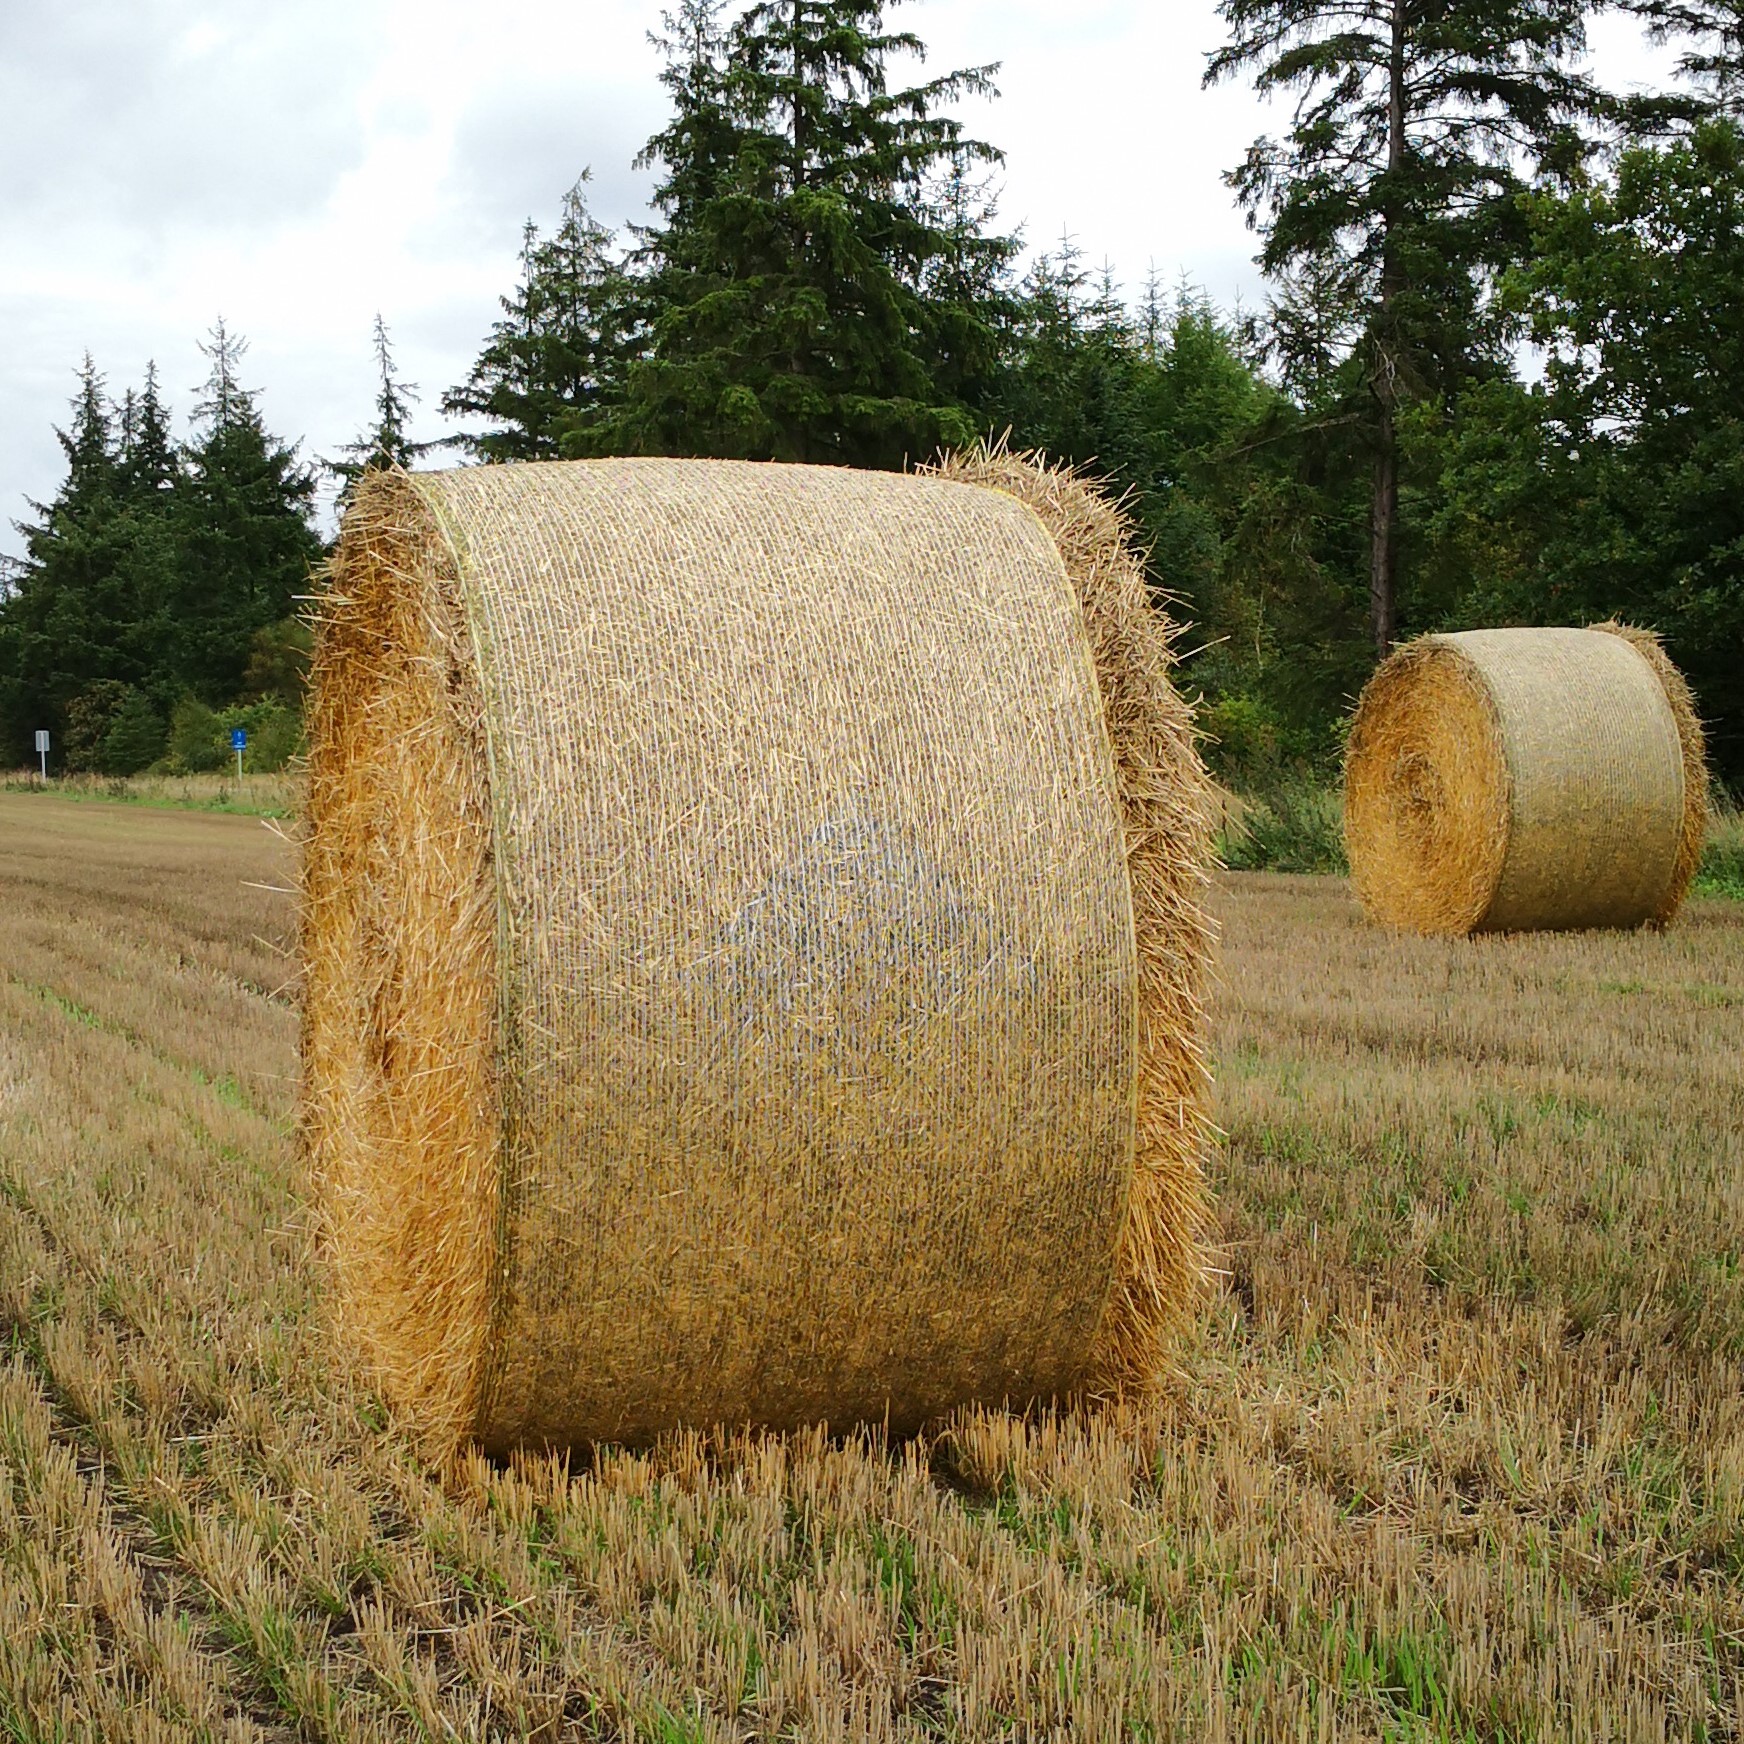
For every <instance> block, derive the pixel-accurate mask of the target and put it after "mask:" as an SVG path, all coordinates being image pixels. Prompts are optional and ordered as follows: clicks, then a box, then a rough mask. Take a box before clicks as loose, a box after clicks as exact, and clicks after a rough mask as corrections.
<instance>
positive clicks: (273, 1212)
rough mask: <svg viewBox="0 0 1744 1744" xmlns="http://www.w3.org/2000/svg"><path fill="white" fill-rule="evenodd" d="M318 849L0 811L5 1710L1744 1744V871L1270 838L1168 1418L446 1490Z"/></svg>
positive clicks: (537, 1731) (1, 800)
mask: <svg viewBox="0 0 1744 1744" xmlns="http://www.w3.org/2000/svg"><path fill="white" fill-rule="evenodd" d="M291 869H292V855H291V852H290V850H289V849H288V848H287V847H286V846H285V845H284V843H283V842H282V841H281V840H279V839H278V838H276V837H275V836H274V835H272V834H271V833H270V832H269V831H268V829H267V828H266V827H264V826H263V824H262V823H261V822H260V821H259V820H258V819H248V818H240V817H231V816H223V815H210V814H208V815H201V814H196V813H187V812H177V811H168V810H164V811H154V810H148V809H146V808H143V807H128V806H112V805H107V804H101V803H92V802H86V803H71V802H67V801H61V800H56V799H54V798H50V797H43V796H39V795H33V794H0V1736H3V1737H6V1738H11V1739H18V1740H22V1739H57V1740H59V1739H69V1740H71V1739H85V1738H91V1739H99V1738H101V1739H123V1738H140V1739H145V1738H163V1739H169V1738H177V1739H179V1738H188V1737H192V1738H211V1739H218V1738H226V1739H243V1738H271V1739H292V1738H305V1739H354V1738H355V1739H374V1738H383V1739H385V1738H406V1739H430V1740H435V1739H453V1738H460V1739H473V1738H487V1737H496V1738H523V1737H528V1738H552V1739H556V1738H631V1737H634V1738H642V1739H649V1740H668V1741H678V1740H701V1739H729V1738H748V1737H767V1738H774V1737H795V1738H800V1737H803V1738H815V1739H825V1738H830V1739H834V1738H842V1737H848V1738H866V1739H873V1738H916V1739H918V1738H961V1739H992V1738H1012V1739H1039V1738H1044V1737H1065V1736H1067V1735H1071V1736H1073V1737H1078V1738H1085V1739H1097V1738H1107V1739H1115V1738H1123V1739H1124V1738H1141V1739H1164V1738H1183V1739H1199V1738H1213V1739H1215V1738H1223V1737H1241V1738H1264V1739H1273V1738H1275V1739H1295V1738H1310V1739H1317V1738H1353V1739H1354V1738H1389V1737H1390V1738H1399V1739H1444V1738H1445V1739H1481V1740H1488V1739H1519V1740H1524V1739H1545V1740H1549V1739H1562V1738H1582V1739H1586V1738H1619V1739H1657V1738H1708V1739H1722V1738H1727V1739H1738V1738H1744V1385H1741V1380H1740V1375H1741V1369H1740V1361H1741V1359H1744V1267H1741V1247H1744V1131H1741V1128H1744V1114H1741V1111H1744V1049H1741V1047H1740V1035H1741V1031H1744V905H1740V904H1736V903H1728V902H1717V901H1707V902H1698V903H1696V904H1695V905H1694V907H1693V909H1692V911H1691V912H1690V913H1689V915H1688V916H1687V918H1686V919H1685V921H1684V922H1683V923H1682V924H1680V925H1679V926H1678V927H1677V928H1676V929H1675V930H1674V931H1672V932H1671V933H1670V934H1668V935H1665V936H1663V937H1656V936H1652V935H1640V936H1629V937H1616V936H1583V937H1569V938H1524V939H1489V940H1478V941H1473V942H1468V943H1459V944H1453V943H1444V942H1426V941H1420V940H1401V939H1393V938H1389V937H1386V936H1384V935H1382V934H1379V933H1376V932H1374V931H1371V930H1369V929H1367V928H1366V927H1364V926H1363V925H1362V924H1361V923H1360V921H1359V920H1358V919H1357V918H1356V916H1355V915H1354V913H1353V912H1352V910H1351V907H1350V904H1349V900H1348V897H1347V895H1346V892H1345V890H1344V887H1343V885H1342V884H1340V883H1338V882H1336V881H1333V880H1326V879H1287V878H1276V877H1261V876H1248V877H1235V876H1231V877H1229V878H1227V879H1226V880H1225V881H1224V882H1223V883H1222V884H1221V885H1220V887H1219V888H1218V890H1217V892H1216V894H1215V898H1214V902H1215V907H1216V909H1217V911H1218V914H1219V916H1220V918H1221V920H1222V922H1223V926H1224V929H1225V941H1224V946H1223V953H1222V964H1223V966H1222V981H1221V986H1220V989H1219V992H1218V995H1217V1000H1216V1009H1215V1053H1216V1061H1217V1072H1218V1091H1217V1100H1218V1110H1219V1119H1220V1121H1221V1124H1222V1126H1223V1128H1224V1129H1225V1132H1226V1135H1227V1136H1226V1139H1225V1142H1224V1143H1223V1145H1222V1147H1221V1148H1220V1150H1219V1152H1218V1154H1217V1156H1216V1158H1215V1159H1214V1172H1215V1177H1216V1185H1217V1188H1218V1192H1219V1198H1220V1219H1221V1239H1222V1244H1223V1265H1224V1267H1225V1272H1224V1275H1223V1276H1222V1277H1221V1278H1220V1280H1219V1282H1218V1286H1217V1288H1216V1290H1215V1292H1214V1293H1213V1295H1212V1297H1211V1298H1210V1300H1209V1301H1208V1302H1207V1304H1206V1307H1205V1311H1204V1313H1203V1315H1202V1317H1201V1322H1200V1330H1199V1332H1198V1333H1197V1335H1196V1336H1195V1337H1194V1338H1193V1340H1191V1341H1190V1343H1189V1344H1188V1345H1187V1346H1186V1347H1185V1348H1184V1349H1183V1351H1182V1353H1181V1361H1182V1373H1181V1375H1180V1377H1179V1379H1178V1380H1177V1381H1176V1382H1175V1384H1174V1385H1173V1387H1172V1389H1171V1392H1170V1394H1169V1396H1168V1398H1167V1400H1166V1402H1165V1403H1164V1405H1163V1406H1162V1407H1161V1408H1160V1409H1158V1410H1157V1411H1155V1412H1153V1413H1151V1414H1149V1415H1147V1416H1145V1417H1143V1418H1132V1417H1127V1418H1115V1417H1102V1418H1085V1417H1076V1416H1059V1415H1048V1414H1042V1415H1037V1416H1035V1417H1033V1418H1031V1419H1030V1420H1027V1421H1013V1420H1010V1419H1007V1418H1006V1417H1004V1416H1001V1415H999V1414H995V1413H971V1414H965V1415H963V1416H962V1417H960V1418H958V1419H956V1420H954V1421H952V1422H950V1423H948V1424H945V1425H941V1426H940V1427H939V1428H938V1430H937V1432H936V1433H935V1434H933V1435H932V1436H930V1437H929V1438H927V1439H926V1440H924V1441H920V1442H915V1443H908V1444H902V1445H898V1446H893V1447H885V1446H883V1445H880V1443H879V1442H878V1440H877V1438H876V1437H872V1436H866V1435H850V1436H847V1437H846V1438H837V1439H834V1440H832V1439H829V1438H826V1437H824V1436H822V1435H811V1436H800V1437H795V1438H785V1439H782V1438H767V1437H757V1436H754V1435H743V1434H740V1435H728V1436H715V1437H696V1436H692V1437H682V1438H678V1439H676V1440H674V1441H672V1442H671V1443H669V1444H667V1445H664V1446H662V1447H660V1448H658V1449H656V1450H655V1451H653V1452H650V1453H642V1454H630V1453H621V1452H612V1453H603V1454H601V1455H599V1456H598V1457H596V1458H594V1459H591V1460H577V1461H576V1462H574V1463H573V1464H572V1465H570V1466H569V1467H567V1468H565V1467H564V1466H563V1465H561V1464H560V1463H557V1462H555V1461H552V1460H530V1461H527V1462H524V1463H522V1464H520V1465H518V1466H516V1467H515V1468H513V1469H510V1470H498V1469H493V1468H490V1467H488V1466H485V1465H483V1464H482V1463H478V1464H473V1465H472V1466H470V1467H469V1468H468V1469H467V1470H465V1471H464V1472H462V1473H460V1474H458V1475H457V1476H456V1477H455V1478H454V1479H453V1480H452V1481H451V1482H450V1483H449V1484H448V1485H447V1486H446V1487H445V1486H443V1485H442V1484H439V1483H438V1482H436V1481H435V1480H434V1479H433V1478H432V1477H431V1476H430V1474H428V1473H427V1472H426V1471H425V1470H423V1469H422V1468H421V1467H420V1466H419V1465H418V1464H417V1463H416V1461H415V1460H413V1459H412V1458H411V1457H410V1455H409V1454H408V1453H407V1452H406V1451H405V1450H404V1448H403V1447H402V1446H401V1444H400V1443H399V1442H398V1441H397V1440H396V1439H395V1437H394V1435H393V1433H392V1430H391V1428H390V1427H389V1426H387V1425H386V1424H385V1423H384V1420H383V1417H382V1414H381V1412H380V1410H379V1408H378V1406H377V1405H376V1403H375V1402H374V1401H373V1400H372V1399H371V1398H370V1397H369V1395H368V1393H367V1392H366V1391H365V1390H364V1389H362V1388H361V1387H360V1386H359V1385H358V1384H357V1383H356V1382H355V1381H354V1380H353V1379H351V1378H350V1377H348V1376H347V1375H346V1374H344V1373H343V1372H342V1370H341V1369H340V1367H339V1366H338V1365H337V1364H336V1363H335V1362H334V1361H333V1360H332V1359H331V1358H330V1356H329V1354H328V1353H327V1351H326V1350H325V1348H324V1345H323V1341H322V1335H321V1320H320V1305H319V1284H318V1276H317V1274H316V1272H315V1270H314V1268H312V1266H311V1265H310V1263H309V1259H308V1228H307V1221H306V1215H305V1211H304V1209H303V1205H302V1202H301V1200H300V1197H299V1193H298V1188H297V1182H296V1158H295V1149H294V1145H293V1142H292V1128H291V1109H292V1104H293V1098H294V1090H295V1069H296V1066H295V1037H296V1012H295V989H294V987H293V986H289V985H287V978H288V977H289V975H290V972H291V964H290V961H289V959H288V957H287V955H286V951H287V948H288V944H289V933H290V927H291V921H292V906H291V902H290V899H289V898H288V897H287V896H286V895H284V894H282V893H280V891H278V890H275V889H273V888H270V887H273V886H278V887H284V886H288V885H289V883H290V882H291V877H290V874H291Z"/></svg>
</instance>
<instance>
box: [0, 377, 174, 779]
mask: <svg viewBox="0 0 1744 1744" xmlns="http://www.w3.org/2000/svg"><path fill="white" fill-rule="evenodd" d="M78 384H79V385H78V392H77V393H76V394H75V396H74V398H73V402H72V408H73V418H72V422H71V425H70V426H69V428H67V429H66V430H57V431H56V432H55V434H56V437H57V439H58V440H59V442H60V445H61V452H62V453H63V454H64V455H65V456H66V462H67V474H66V478H65V480H64V481H63V483H62V485H61V487H60V489H59V491H57V492H56V494H55V497H54V500H53V501H52V502H49V503H34V502H33V503H32V504H31V507H32V508H33V509H34V510H35V511H36V513H37V516H38V517H39V518H38V519H37V520H36V521H34V522H20V523H18V524H17V525H18V530H19V532H20V533H21V534H22V535H23V537H24V546H25V558H24V563H23V566H22V569H21V571H20V573H19V575H18V577H17V580H16V585H15V590H14V592H13V593H12V595H11V597H10V598H8V599H7V600H6V601H5V604H4V607H3V608H0V711H3V713H4V715H5V723H6V731H7V738H8V740H9V741H10V743H9V745H8V747H7V749H8V750H9V751H10V752H11V753H12V754H14V755H16V756H18V757H19V758H20V760H22V758H23V753H24V751H25V750H26V749H27V748H28V738H27V735H28V734H29V733H30V732H31V731H33V730H34V729H35V728H37V727H47V728H48V729H49V730H50V731H51V732H52V733H54V734H55V735H56V739H57V742H60V741H64V738H65V734H66V728H67V723H68V719H69V710H71V711H73V713H74V714H76V713H77V705H78V701H79V699H80V698H81V696H85V695H87V693H89V694H91V695H92V697H93V699H94V700H93V709H96V708H98V707H99V706H109V705H110V704H112V702H113V701H114V700H115V699H118V698H119V697H120V695H121V694H122V692H123V691H124V690H125V689H126V688H127V686H129V685H131V684H134V683H136V682H137V681H138V680H140V679H141V678H142V677H144V676H146V673H145V670H144V665H145V662H144V660H143V659H142V655H143V653H144V651H143V650H142V649H141V647H140V645H139V640H140V639H139V636H138V625H139V619H140V616H141V613H140V610H139V604H138V601H137V598H136V597H135V589H134V586H133V578H132V576H131V574H130V571H129V564H128V557H129V546H130V543H131V528H130V527H129V525H128V522H127V518H126V515H125V512H124V511H125V504H124V500H123V494H122V481H121V471H120V462H119V457H118V453H117V434H118V433H117V418H116V414H115V410H114V408H113V407H112V406H111V404H110V402H109V399H108V396H107V394H106V392H105V390H104V384H103V378H102V376H101V375H100V374H99V373H98V370H97V366H96V364H95V363H94V362H93V361H92V359H91V357H90V355H89V353H87V354H86V356H85V359H84V362H83V364H82V366H81V367H80V370H79V378H78ZM135 416H137V413H136V414H135ZM102 699H108V701H107V702H104V701H103V700H102ZM87 712H91V711H87ZM93 718H94V717H93ZM99 736H100V734H99Z"/></svg>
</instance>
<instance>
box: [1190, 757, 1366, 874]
mask: <svg viewBox="0 0 1744 1744" xmlns="http://www.w3.org/2000/svg"><path fill="white" fill-rule="evenodd" d="M1241 799H1242V809H1241V818H1240V821H1239V822H1238V823H1233V824H1231V825H1230V826H1229V827H1228V828H1226V829H1225V831H1224V833H1223V836H1222V839H1221V841H1220V842H1219V844H1218V846H1219V848H1220V849H1221V851H1222V855H1223V863H1224V864H1225V865H1226V866H1230V867H1233V868H1234V869H1235V870H1236V871H1238V872H1332V873H1344V872H1347V871H1349V869H1350V868H1349V865H1348V863H1347V862H1346V860H1345V857H1344V805H1343V800H1342V798H1341V796H1340V795H1339V794H1338V792H1337V791H1336V790H1335V789H1332V788H1328V787H1323V786H1321V785H1320V784H1319V783H1318V782H1316V781H1313V780H1311V779H1309V778H1308V777H1307V776H1302V775H1286V776H1280V777H1278V778H1277V779H1275V780H1273V781H1271V782H1269V783H1268V784H1267V785H1266V786H1264V787H1263V788H1260V789H1259V790H1257V791H1255V792H1253V793H1247V794H1243V795H1242V796H1241Z"/></svg>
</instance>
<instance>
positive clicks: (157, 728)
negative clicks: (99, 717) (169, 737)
mask: <svg viewBox="0 0 1744 1744" xmlns="http://www.w3.org/2000/svg"><path fill="white" fill-rule="evenodd" d="M163 748H164V723H163V716H162V715H160V714H159V713H158V712H157V709H156V707H155V706H154V705H153V703H152V700H151V698H150V697H148V696H147V695H146V694H145V692H144V691H142V690H135V689H134V688H133V687H132V686H131V685H129V686H128V687H127V694H126V695H125V696H124V697H122V699H121V701H120V702H119V704H118V705H117V706H116V709H115V712H114V714H112V715H111V716H110V717H109V729H108V731H107V732H105V733H104V735H103V743H102V744H101V746H99V747H98V755H97V770H98V773H99V774H102V775H137V774H138V773H139V772H140V770H142V769H146V768H149V767H150V766H151V765H152V764H153V763H155V762H156V761H157V760H158V758H159V757H161V756H162V755H163Z"/></svg>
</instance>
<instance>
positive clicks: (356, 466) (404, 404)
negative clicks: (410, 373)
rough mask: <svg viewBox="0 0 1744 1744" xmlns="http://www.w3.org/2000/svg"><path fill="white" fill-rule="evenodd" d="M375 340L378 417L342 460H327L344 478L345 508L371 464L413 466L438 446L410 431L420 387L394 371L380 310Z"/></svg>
mask: <svg viewBox="0 0 1744 1744" xmlns="http://www.w3.org/2000/svg"><path fill="white" fill-rule="evenodd" d="M372 342H373V344H374V347H375V368H376V393H375V420H374V422H373V423H372V424H371V425H370V427H369V428H368V429H367V430H365V431H364V432H363V434H362V435H361V436H359V437H358V439H357V440H356V441H355V442H349V443H347V444H346V446H345V448H344V450H343V453H344V455H345V458H344V459H343V460H330V461H328V462H327V463H326V465H327V470H328V471H329V472H331V473H333V474H335V475H336V476H337V477H338V478H339V479H341V480H342V481H343V482H342V483H341V485H340V489H339V505H340V507H341V508H342V509H343V508H344V506H345V505H346V504H347V503H348V502H349V501H350V500H351V491H352V487H353V486H354V485H355V484H356V483H357V481H358V480H359V479H360V478H361V477H362V476H363V475H364V473H366V472H368V471H370V470H371V469H372V468H373V469H381V468H385V467H390V466H402V467H410V466H411V465H412V464H413V463H414V462H415V461H417V460H418V459H420V458H421V457H422V456H423V455H426V454H428V453H429V452H430V450H431V448H432V447H434V446H435V444H434V443H430V442H414V441H413V440H412V439H411V437H410V435H409V434H408V433H407V426H408V425H409V423H410V422H411V417H412V407H413V406H415V405H416V404H417V403H418V388H417V384H416V383H415V382H405V381H401V380H400V378H399V377H398V376H397V375H396V374H395V373H394V352H393V346H392V344H391V342H390V341H389V339H388V329H387V323H386V322H385V321H383V320H382V318H381V313H380V311H379V310H378V311H377V313H376V318H375V331H374V334H373V335H372Z"/></svg>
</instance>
